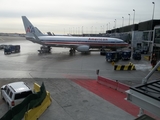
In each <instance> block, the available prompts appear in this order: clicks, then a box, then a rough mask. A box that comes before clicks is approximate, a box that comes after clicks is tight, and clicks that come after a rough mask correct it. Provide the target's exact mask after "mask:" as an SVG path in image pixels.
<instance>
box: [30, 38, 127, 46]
mask: <svg viewBox="0 0 160 120" xmlns="http://www.w3.org/2000/svg"><path fill="white" fill-rule="evenodd" d="M38 38H39V40H40V41H39V42H41V44H43V45H47V46H53V47H60V46H63V47H70V48H71V47H73V46H80V45H87V46H89V48H102V47H106V48H124V47H127V46H128V44H127V43H126V42H124V41H123V40H120V39H118V38H109V37H73V36H39V37H38ZM28 39H30V38H28ZM30 40H31V41H33V42H36V40H34V39H33V38H32V39H30Z"/></svg>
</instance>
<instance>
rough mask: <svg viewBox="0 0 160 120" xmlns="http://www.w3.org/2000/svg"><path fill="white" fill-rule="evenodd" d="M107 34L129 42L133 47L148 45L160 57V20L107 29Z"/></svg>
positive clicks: (138, 47) (150, 51) (151, 51)
mask: <svg viewBox="0 0 160 120" xmlns="http://www.w3.org/2000/svg"><path fill="white" fill-rule="evenodd" d="M106 34H107V36H109V37H117V38H120V39H123V40H124V41H126V42H128V43H129V44H130V45H131V47H132V49H133V50H134V49H140V48H144V47H147V48H148V49H149V53H155V54H156V57H157V59H160V20H149V21H145V22H140V23H139V24H132V25H129V26H124V27H120V28H116V29H112V30H107V31H106Z"/></svg>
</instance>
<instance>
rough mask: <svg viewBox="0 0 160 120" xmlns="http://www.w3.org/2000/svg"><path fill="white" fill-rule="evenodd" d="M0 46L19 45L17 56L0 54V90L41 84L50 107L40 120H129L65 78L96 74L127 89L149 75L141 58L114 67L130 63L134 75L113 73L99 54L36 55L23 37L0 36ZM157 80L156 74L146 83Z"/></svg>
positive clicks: (0, 107)
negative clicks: (20, 83)
mask: <svg viewBox="0 0 160 120" xmlns="http://www.w3.org/2000/svg"><path fill="white" fill-rule="evenodd" d="M0 44H14V45H15V44H18V45H21V52H20V53H15V54H11V55H4V53H3V50H0V56H1V59H0V86H2V85H4V84H6V83H9V82H13V81H25V82H26V83H27V84H28V85H29V86H31V87H33V83H34V82H37V83H39V84H41V83H42V82H44V83H45V86H46V89H47V90H48V91H49V92H50V93H51V97H52V104H51V106H50V107H49V108H48V109H47V110H46V111H45V113H44V114H43V115H42V116H41V117H40V118H39V119H40V120H45V119H47V120H52V119H54V120H56V119H57V120H99V119H100V120H133V119H134V118H135V116H132V115H130V114H129V113H127V112H125V111H124V110H122V109H120V108H118V107H116V106H115V105H114V104H111V103H110V102H108V101H106V100H104V99H103V98H101V97H99V96H97V95H95V94H94V93H92V92H91V91H88V90H86V89H85V88H83V87H81V86H79V85H78V84H76V83H74V82H72V81H71V80H70V79H69V78H67V77H66V76H69V75H73V76H77V77H80V78H88V79H92V80H96V79H97V74H96V71H97V70H99V71H100V72H99V75H100V76H102V77H106V78H110V79H113V80H118V81H120V82H123V83H125V84H128V85H130V86H132V85H136V84H140V83H141V81H142V79H143V78H144V77H145V76H146V75H147V74H148V73H149V72H150V70H151V65H150V62H149V61H147V60H145V59H144V58H143V59H142V60H140V61H136V60H133V59H131V60H130V61H119V62H117V63H116V64H128V63H129V62H132V63H133V64H135V66H136V70H134V71H115V70H114V67H113V65H112V64H111V63H108V62H106V60H105V56H101V55H100V54H99V52H96V51H94V52H91V53H90V54H81V53H79V52H76V54H75V55H69V49H68V48H52V52H51V53H50V54H38V51H37V50H38V49H40V45H38V44H35V43H32V42H30V41H27V40H25V38H23V37H6V36H0ZM153 79H159V73H158V71H157V72H155V74H153V76H152V77H151V78H150V80H153ZM0 110H1V111H2V112H1V113H0V117H1V116H3V114H4V113H5V112H6V111H7V106H6V104H5V103H4V101H2V100H0Z"/></svg>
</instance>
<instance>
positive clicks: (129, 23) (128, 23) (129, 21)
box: [128, 14, 130, 25]
mask: <svg viewBox="0 0 160 120" xmlns="http://www.w3.org/2000/svg"><path fill="white" fill-rule="evenodd" d="M128 15H129V23H128V24H129V25H130V14H128Z"/></svg>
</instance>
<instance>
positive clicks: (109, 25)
mask: <svg viewBox="0 0 160 120" xmlns="http://www.w3.org/2000/svg"><path fill="white" fill-rule="evenodd" d="M109 30H110V22H109Z"/></svg>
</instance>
